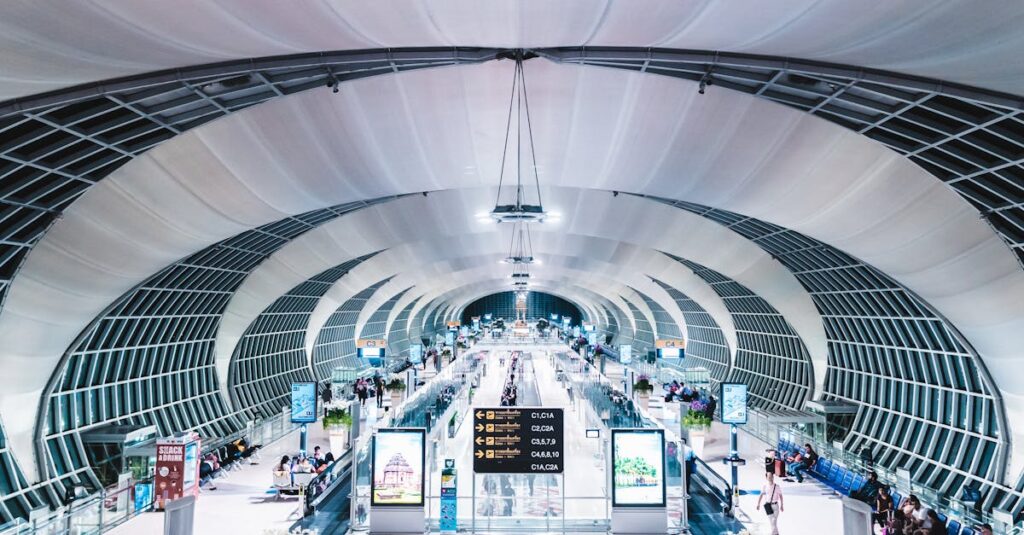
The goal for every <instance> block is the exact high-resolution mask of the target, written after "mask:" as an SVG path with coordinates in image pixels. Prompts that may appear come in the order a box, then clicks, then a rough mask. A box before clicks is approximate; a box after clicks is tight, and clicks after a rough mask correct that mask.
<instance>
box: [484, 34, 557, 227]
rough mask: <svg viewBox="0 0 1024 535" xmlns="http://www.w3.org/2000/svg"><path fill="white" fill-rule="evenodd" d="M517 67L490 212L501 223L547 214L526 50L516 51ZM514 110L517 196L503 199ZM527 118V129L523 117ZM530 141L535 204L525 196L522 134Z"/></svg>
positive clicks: (536, 219)
mask: <svg viewBox="0 0 1024 535" xmlns="http://www.w3.org/2000/svg"><path fill="white" fill-rule="evenodd" d="M515 61H516V67H515V70H514V72H513V74H512V94H511V95H510V96H509V102H508V119H507V120H506V122H505V143H504V145H503V146H502V148H501V169H500V171H499V173H498V196H497V199H495V201H494V210H492V211H491V218H492V219H494V220H495V221H497V222H498V223H516V222H537V223H539V222H542V221H544V219H545V218H546V216H547V214H546V213H545V212H544V205H543V203H542V202H541V196H540V174H539V173H538V171H537V151H536V150H535V148H534V143H533V126H532V124H531V122H530V101H529V98H528V97H527V94H526V77H525V75H524V72H523V52H522V51H521V50H520V51H516V53H515ZM513 111H514V112H515V119H516V120H515V124H516V137H515V145H516V147H515V166H516V168H515V176H516V185H515V197H514V198H509V199H505V200H504V201H503V199H502V195H501V194H502V186H503V184H504V181H505V163H506V162H507V161H508V160H509V158H508V152H509V141H510V140H511V139H512V135H511V134H512V115H513ZM524 115H525V117H526V124H525V132H524V124H523V116H524ZM524 134H525V135H526V139H525V141H526V142H527V143H529V150H530V158H531V161H530V163H531V164H532V169H533V179H534V184H535V185H536V194H537V202H536V204H532V203H531V202H530V201H529V200H527V198H526V194H525V190H524V188H523V142H524V139H523V135H524Z"/></svg>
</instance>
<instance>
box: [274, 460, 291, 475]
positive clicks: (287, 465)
mask: <svg viewBox="0 0 1024 535" xmlns="http://www.w3.org/2000/svg"><path fill="white" fill-rule="evenodd" d="M291 470H292V465H291V459H290V458H288V456H287V455H285V456H284V457H281V461H280V462H278V463H277V464H275V465H274V468H273V469H271V472H273V473H274V475H276V476H281V475H284V474H287V473H288V472H291Z"/></svg>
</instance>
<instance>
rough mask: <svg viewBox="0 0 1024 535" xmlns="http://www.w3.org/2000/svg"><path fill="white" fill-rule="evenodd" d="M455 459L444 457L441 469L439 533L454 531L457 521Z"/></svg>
mask: <svg viewBox="0 0 1024 535" xmlns="http://www.w3.org/2000/svg"><path fill="white" fill-rule="evenodd" d="M457 475H458V474H457V470H456V469H455V459H445V460H444V469H442V470H441V521H440V528H441V533H455V532H457V531H458V529H459V523H458V505H459V500H458V484H457V483H458V480H457V479H456V476H457Z"/></svg>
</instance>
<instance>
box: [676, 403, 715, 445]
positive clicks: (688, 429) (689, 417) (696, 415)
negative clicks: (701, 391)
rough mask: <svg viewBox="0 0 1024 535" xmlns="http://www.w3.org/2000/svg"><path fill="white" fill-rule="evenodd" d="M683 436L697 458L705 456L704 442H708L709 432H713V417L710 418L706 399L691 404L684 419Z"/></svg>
mask: <svg viewBox="0 0 1024 535" xmlns="http://www.w3.org/2000/svg"><path fill="white" fill-rule="evenodd" d="M682 427H683V434H684V435H685V436H686V442H687V444H688V445H689V446H690V449H692V450H693V454H694V455H696V456H697V457H702V456H703V455H704V442H705V441H706V440H707V435H708V431H710V430H711V416H708V402H707V400H705V399H700V398H698V399H695V400H693V401H691V402H690V406H689V407H687V409H686V414H685V415H684V416H683V418H682Z"/></svg>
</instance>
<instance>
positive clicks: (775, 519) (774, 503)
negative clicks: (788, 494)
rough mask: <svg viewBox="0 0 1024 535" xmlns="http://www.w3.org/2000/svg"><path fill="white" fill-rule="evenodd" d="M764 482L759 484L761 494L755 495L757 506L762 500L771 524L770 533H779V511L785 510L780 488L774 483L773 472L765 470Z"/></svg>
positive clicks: (776, 534)
mask: <svg viewBox="0 0 1024 535" xmlns="http://www.w3.org/2000/svg"><path fill="white" fill-rule="evenodd" d="M764 478H765V482H764V485H762V486H761V495H760V496H758V497H757V508H758V509H760V508H761V502H764V512H765V514H767V515H768V522H770V523H771V525H772V535H779V513H781V512H783V511H785V510H786V509H785V506H784V505H783V502H782V488H781V487H779V486H778V485H777V484H775V474H772V473H770V472H766V473H765V475H764Z"/></svg>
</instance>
